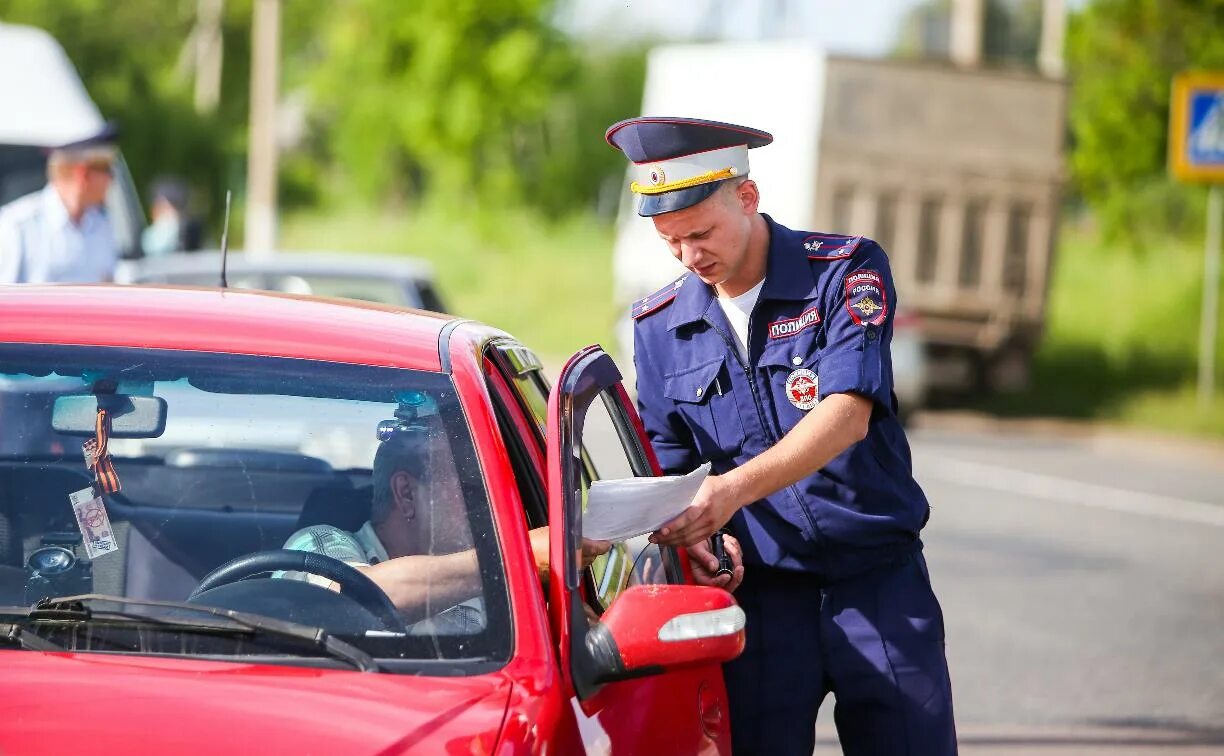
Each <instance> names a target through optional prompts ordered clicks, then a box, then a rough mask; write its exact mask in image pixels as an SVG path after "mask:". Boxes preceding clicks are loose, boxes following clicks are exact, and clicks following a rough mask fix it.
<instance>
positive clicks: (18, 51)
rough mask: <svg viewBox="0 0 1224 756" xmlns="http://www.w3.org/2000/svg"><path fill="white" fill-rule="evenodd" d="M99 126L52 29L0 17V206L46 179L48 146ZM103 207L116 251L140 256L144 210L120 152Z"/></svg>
mask: <svg viewBox="0 0 1224 756" xmlns="http://www.w3.org/2000/svg"><path fill="white" fill-rule="evenodd" d="M104 125H105V121H104V119H103V118H102V114H101V113H100V112H99V111H98V106H97V105H95V104H94V102H93V100H91V99H89V94H88V93H87V92H86V91H85V86H84V85H83V84H82V83H81V78H80V76H78V75H77V71H76V68H74V67H73V65H72V61H70V60H69V59H68V56H67V55H66V54H65V53H64V48H62V47H60V44H59V43H58V42H56V41H55V39H54V38H53V37H52V36H51V35H50V34H48V33H47V32H45V31H43V30H42V29H35V28H34V27H31V26H17V25H14V24H5V23H0V205H4V204H7V203H9V202H12V201H13V200H15V199H17V198H18V197H22V196H24V195H27V194H30V193H31V192H36V191H38V190H39V189H41V188H42V187H43V186H44V185H45V184H46V183H47V152H48V148H50V147H54V146H57V145H61V144H68V143H70V142H74V141H77V140H79V139H84V138H86V137H89V136H91V135H93V134H96V133H98V132H99V131H101V130H102V127H103V126H104ZM106 211H107V215H108V216H109V217H110V221H111V226H112V227H113V228H114V230H115V237H116V241H117V242H118V244H119V250H120V254H121V255H122V256H123V257H125V258H131V257H139V256H140V254H141V253H140V232H141V230H142V229H143V228H144V226H145V219H144V212H143V210H141V207H140V198H139V195H138V194H137V193H136V189H135V187H134V186H133V185H132V176H131V174H130V173H129V172H128V169H127V165H126V164H125V163H124V162H123V157H122V156H120V158H119V160H117V161H116V162H115V178H114V181H112V182H111V187H110V192H109V193H108V194H107V197H106Z"/></svg>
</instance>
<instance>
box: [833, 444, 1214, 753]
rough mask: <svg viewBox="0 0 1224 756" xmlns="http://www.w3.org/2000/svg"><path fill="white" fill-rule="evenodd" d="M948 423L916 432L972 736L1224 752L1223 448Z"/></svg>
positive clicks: (991, 744)
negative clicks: (959, 426)
mask: <svg viewBox="0 0 1224 756" xmlns="http://www.w3.org/2000/svg"><path fill="white" fill-rule="evenodd" d="M943 425H944V426H945V427H944V428H942V429H934V428H927V429H923V428H921V427H920V428H919V429H917V430H915V431H913V432H912V433H911V435H910V440H911V445H912V448H913V452H914V469H915V476H916V477H917V478H918V480H919V482H920V483H921V484H922V485H923V487H924V489H925V490H926V492H927V494H928V497H929V498H930V500H931V502H932V517H931V522H930V523H929V525H928V526H927V529H926V530H925V531H924V540H925V542H926V555H927V559H928V562H929V565H930V569H931V574H932V580H933V582H934V585H935V589H936V592H937V594H938V595H939V597H940V600H941V602H942V604H943V608H944V615H945V623H946V626H947V652H948V663H949V666H950V668H951V673H952V681H953V696H954V701H955V707H956V716H957V723H958V733H959V735H960V741H961V752H962V753H966V754H996V753H997V754H1021V753H1034V754H1042V755H1043V756H1046V755H1052V754H1080V753H1122V754H1132V753H1136V754H1137V753H1177V754H1192V753H1194V754H1197V753H1224V453H1221V452H1220V451H1219V450H1218V449H1212V448H1203V447H1195V446H1189V445H1177V446H1176V447H1171V446H1170V445H1169V444H1166V443H1161V442H1155V441H1145V440H1143V439H1135V438H1132V439H1127V440H1122V441H1119V440H1117V439H1116V438H1111V437H1104V438H1094V437H1084V436H1068V435H1067V434H1063V433H1059V432H1057V431H1054V432H1043V433H1036V434H1034V433H1031V432H1024V433H1015V432H1010V431H1009V430H1008V429H1007V426H1003V427H1002V429H1000V428H993V429H982V430H966V429H951V428H948V427H946V425H947V424H943ZM833 703H834V702H833V700H832V699H829V700H828V701H826V702H825V705H824V706H823V707H822V710H821V716H820V722H819V725H818V727H817V736H818V748H817V753H818V754H825V753H837V752H839V749H838V747H837V740H836V734H835V732H834V727H833V718H832V713H833V712H832V710H833Z"/></svg>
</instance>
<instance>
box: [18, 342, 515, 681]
mask: <svg viewBox="0 0 1224 756" xmlns="http://www.w3.org/2000/svg"><path fill="white" fill-rule="evenodd" d="M0 364H3V366H4V367H3V372H2V373H0V417H2V418H3V420H4V428H5V430H4V433H3V437H2V439H0V455H2V456H0V604H2V605H4V606H7V607H11V608H16V607H30V606H31V605H33V604H35V603H36V602H40V601H42V602H43V603H42V606H43V608H44V609H43V610H44V611H48V610H51V609H53V608H54V609H60V610H62V611H65V612H69V613H70V614H72V617H73V618H75V619H80V620H81V621H79V622H75V621H74V622H71V623H65V624H64V625H63V626H58V625H55V624H54V623H52V624H48V623H45V622H44V623H39V624H37V626H36V627H35V626H34V625H31V626H30V628H28V629H27V634H28V633H30V632H34V631H35V629H36V631H37V633H38V634H39V636H40V637H41V638H42V639H44V640H46V641H47V642H50V643H52V644H55V645H57V646H59V647H64V648H70V649H73V650H78V651H82V650H92V651H116V652H140V653H165V654H184V655H200V656H214V657H226V656H235V655H237V656H243V655H257V656H260V657H261V658H267V657H273V658H274V657H285V658H286V659H295V660H296V659H299V658H300V659H302V660H309V659H310V658H312V657H326V656H328V655H329V653H328V650H327V649H326V648H323V647H322V646H319V647H317V648H316V647H314V646H312V644H310V643H306V642H303V639H302V637H301V636H300V634H298V635H294V634H293V633H291V632H284V630H285V627H286V626H285V623H293V625H291V626H289V627H291V628H295V627H301V626H304V627H306V628H321V629H323V630H324V631H326V634H327V636H329V637H330V638H331V639H333V640H335V641H339V642H341V645H340V647H341V648H343V649H348V650H349V651H353V650H355V652H356V654H357V655H358V656H359V657H362V658H370V657H377V658H392V659H424V660H430V659H494V658H505V657H506V655H507V653H508V651H507V645H508V643H509V640H508V639H509V630H508V623H507V618H506V613H507V611H508V610H507V608H506V599H505V589H504V587H503V586H504V577H503V574H502V567H501V562H500V556H499V554H498V552H497V547H496V544H495V542H494V540H493V538H492V536H491V534H492V532H493V529H492V526H491V522H490V513H489V508H488V501H487V497H486V494H485V490H484V487H483V482H482V480H481V476H480V471H479V464H478V462H477V460H476V458H475V454H474V451H473V447H472V441H471V435H470V433H469V430H468V428H467V425H466V421H465V419H464V416H463V413H462V410H461V408H460V406H459V403H458V400H457V398H456V395H455V391H454V388H453V386H452V385H451V383H450V381H449V380H448V379H447V378H446V377H445V376H442V375H437V374H429V373H421V372H417V371H411V370H402V369H390V368H373V367H362V366H352V365H341V364H333V363H322V362H311V361H304V360H287V359H277V358H267V357H245V356H235V355H224V354H205V353H193V352H166V351H156V350H138V349H113V348H81V347H43V346H31V347H7V348H5V349H4V350H3V356H2V358H0ZM73 596H99V598H85V599H82V600H80V601H62V600H59V599H64V598H67V597H73ZM102 597H105V598H102ZM217 608H219V609H222V610H232V611H234V612H238V613H241V614H240V616H241V617H242V618H243V619H244V620H249V622H244V623H241V624H240V623H239V622H237V621H235V620H234V618H233V616H229V615H226V616H221V615H219V614H218V613H217V612H216V611H215V610H216V609H217ZM23 611H29V610H23ZM35 611H37V610H35ZM264 620H268V621H269V622H264ZM278 621H279V622H278ZM265 625H266V626H265ZM314 645H315V646H318V645H319V644H314ZM329 648H330V647H329ZM330 655H336V653H335V650H334V648H333V649H331V653H330ZM340 655H341V656H343V654H340Z"/></svg>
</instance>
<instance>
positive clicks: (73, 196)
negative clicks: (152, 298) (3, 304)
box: [0, 126, 119, 283]
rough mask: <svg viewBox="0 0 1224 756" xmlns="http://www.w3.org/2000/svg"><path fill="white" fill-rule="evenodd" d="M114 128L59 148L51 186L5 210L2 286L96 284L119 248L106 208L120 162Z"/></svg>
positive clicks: (50, 169)
mask: <svg viewBox="0 0 1224 756" xmlns="http://www.w3.org/2000/svg"><path fill="white" fill-rule="evenodd" d="M115 135H116V131H115V129H114V127H113V126H107V128H105V129H103V131H102V132H100V133H98V134H96V135H94V136H92V137H89V138H88V139H84V140H81V141H79V142H74V143H72V144H68V145H64V146H62V147H57V148H55V149H54V150H52V151H51V154H50V156H49V157H48V159H47V185H46V186H45V187H43V189H42V190H40V191H37V192H34V193H33V194H29V195H26V196H25V197H21V198H19V199H16V200H14V201H12V202H10V203H9V204H7V205H5V206H4V207H2V208H0V283H96V282H99V281H109V280H111V279H112V278H113V276H114V271H115V264H116V262H117V261H118V259H119V248H118V244H117V242H116V240H115V233H114V230H113V229H112V228H111V224H110V221H109V220H108V219H107V217H106V212H105V209H104V208H103V202H105V200H106V192H107V189H109V188H110V183H111V175H112V173H111V172H112V170H113V166H114V160H115V144H114V142H115Z"/></svg>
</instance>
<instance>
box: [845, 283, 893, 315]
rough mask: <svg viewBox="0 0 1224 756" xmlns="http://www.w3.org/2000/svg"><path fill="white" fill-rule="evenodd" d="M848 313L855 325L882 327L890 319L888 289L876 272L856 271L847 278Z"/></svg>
mask: <svg viewBox="0 0 1224 756" xmlns="http://www.w3.org/2000/svg"><path fill="white" fill-rule="evenodd" d="M845 286H846V312H848V313H850V319H851V320H853V321H854V323H855V325H861V326H867V325H873V326H880V325H884V320H885V319H886V318H888V289H886V288H885V286H884V278H883V277H882V276H881V275H880V274H879V273H877V272H876V271H874V270H856V271H855V272H853V273H851V274H850V275H848V276H846V283H845Z"/></svg>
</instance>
